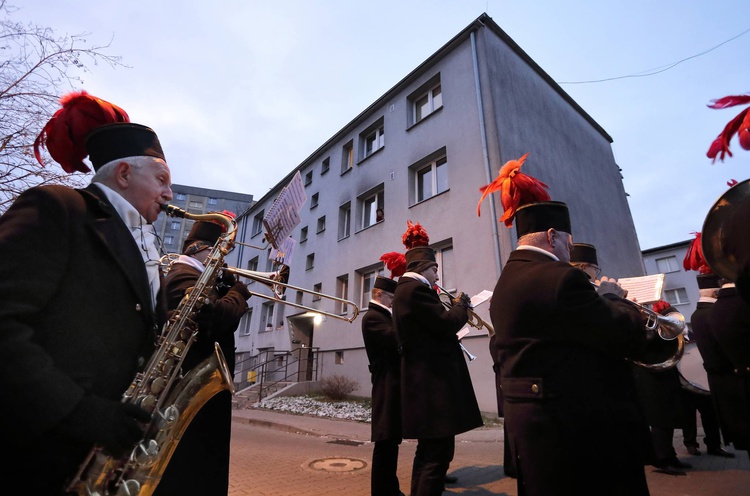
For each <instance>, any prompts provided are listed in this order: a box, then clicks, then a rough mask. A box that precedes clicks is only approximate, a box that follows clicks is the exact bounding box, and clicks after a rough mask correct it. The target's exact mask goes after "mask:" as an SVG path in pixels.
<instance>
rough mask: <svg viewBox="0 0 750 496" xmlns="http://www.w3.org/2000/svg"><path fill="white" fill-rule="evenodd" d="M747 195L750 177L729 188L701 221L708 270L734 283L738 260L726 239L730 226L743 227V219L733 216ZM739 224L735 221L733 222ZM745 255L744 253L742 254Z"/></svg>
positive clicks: (731, 227) (734, 250)
mask: <svg viewBox="0 0 750 496" xmlns="http://www.w3.org/2000/svg"><path fill="white" fill-rule="evenodd" d="M749 197H750V179H745V180H744V181H742V182H739V183H737V184H735V185H734V186H732V187H731V188H729V189H728V190H727V191H725V192H724V194H722V195H721V196H720V197H719V199H718V200H716V202H715V203H714V204H713V206H712V207H711V209H710V210H709V211H708V214H707V215H706V219H705V220H704V221H703V230H702V231H701V248H702V249H703V257H704V258H705V259H706V263H707V264H708V266H709V267H710V268H711V270H712V271H713V272H714V273H715V274H717V275H718V276H719V277H722V278H724V279H727V280H729V281H732V282H737V275H738V272H739V260H738V259H737V255H738V252H737V250H736V247H732V246H730V245H731V240H730V239H728V238H729V236H728V235H729V231H730V230H731V229H737V228H744V227H745V226H746V224H745V222H747V220H746V219H739V218H737V219H735V218H733V216H734V214H735V213H736V212H737V211H738V206H739V205H740V204H741V203H743V202H745V201H747V199H748V198H749ZM738 222H739V223H740V224H737V223H738ZM742 255H745V254H742Z"/></svg>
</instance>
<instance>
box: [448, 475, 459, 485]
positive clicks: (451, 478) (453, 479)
mask: <svg viewBox="0 0 750 496" xmlns="http://www.w3.org/2000/svg"><path fill="white" fill-rule="evenodd" d="M456 482H458V477H456V476H455V475H448V474H446V475H445V483H446V484H455V483H456Z"/></svg>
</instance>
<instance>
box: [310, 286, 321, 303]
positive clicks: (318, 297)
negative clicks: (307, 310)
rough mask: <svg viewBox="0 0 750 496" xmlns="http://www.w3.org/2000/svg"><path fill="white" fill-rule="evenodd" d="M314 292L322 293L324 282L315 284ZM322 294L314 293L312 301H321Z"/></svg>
mask: <svg viewBox="0 0 750 496" xmlns="http://www.w3.org/2000/svg"><path fill="white" fill-rule="evenodd" d="M313 292H314V293H322V292H323V283H322V282H319V283H317V284H313ZM320 298H321V296H320V295H319V294H316V295H313V297H312V301H320Z"/></svg>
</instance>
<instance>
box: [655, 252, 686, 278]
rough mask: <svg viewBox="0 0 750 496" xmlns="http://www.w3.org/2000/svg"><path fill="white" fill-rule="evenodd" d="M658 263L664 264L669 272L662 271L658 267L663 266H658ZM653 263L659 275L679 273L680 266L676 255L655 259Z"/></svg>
mask: <svg viewBox="0 0 750 496" xmlns="http://www.w3.org/2000/svg"><path fill="white" fill-rule="evenodd" d="M660 262H666V265H667V266H668V267H667V268H668V269H670V270H666V271H665V270H662V267H660V265H663V264H660ZM654 263H655V264H656V270H657V271H658V272H659V273H660V274H670V273H672V272H679V271H680V264H679V262H678V260H677V256H676V255H667V256H666V257H661V258H655V259H654Z"/></svg>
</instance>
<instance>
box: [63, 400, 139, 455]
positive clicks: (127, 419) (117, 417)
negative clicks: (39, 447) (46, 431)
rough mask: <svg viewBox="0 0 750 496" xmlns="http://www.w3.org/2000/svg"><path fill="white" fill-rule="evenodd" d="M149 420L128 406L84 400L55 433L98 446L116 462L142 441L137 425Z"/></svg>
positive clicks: (113, 401)
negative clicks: (115, 459) (114, 458)
mask: <svg viewBox="0 0 750 496" xmlns="http://www.w3.org/2000/svg"><path fill="white" fill-rule="evenodd" d="M150 420H151V414H150V413H148V412H147V411H145V410H143V409H142V408H141V407H139V406H136V405H134V404H132V403H122V402H121V401H115V400H108V399H106V398H102V397H99V396H84V397H83V399H82V400H81V402H80V403H78V406H76V407H75V408H74V409H73V411H72V412H71V413H70V414H69V415H68V416H67V417H65V419H63V421H62V422H61V424H60V427H59V432H60V434H62V435H63V436H65V437H68V438H70V439H72V440H76V441H79V442H80V441H82V442H87V443H94V444H98V445H100V446H102V447H103V448H104V449H105V450H107V452H108V453H109V454H110V455H112V456H114V457H118V458H119V457H122V456H125V455H127V454H128V453H130V451H132V449H133V448H134V447H135V445H136V444H137V443H138V442H139V441H140V440H141V439H142V438H143V434H144V430H145V427H144V426H142V425H141V423H147V422H149V421H150Z"/></svg>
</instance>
